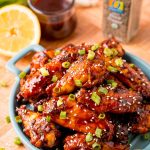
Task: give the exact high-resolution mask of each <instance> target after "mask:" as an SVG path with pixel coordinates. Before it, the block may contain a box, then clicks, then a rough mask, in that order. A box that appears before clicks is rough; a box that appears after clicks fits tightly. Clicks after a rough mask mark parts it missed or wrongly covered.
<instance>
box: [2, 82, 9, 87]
mask: <svg viewBox="0 0 150 150" xmlns="http://www.w3.org/2000/svg"><path fill="white" fill-rule="evenodd" d="M0 86H1V87H7V86H8V84H7V83H6V82H5V81H1V82H0Z"/></svg>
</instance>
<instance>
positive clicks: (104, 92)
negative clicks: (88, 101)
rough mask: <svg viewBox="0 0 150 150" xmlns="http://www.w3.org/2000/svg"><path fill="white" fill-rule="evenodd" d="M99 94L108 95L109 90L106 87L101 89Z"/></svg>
mask: <svg viewBox="0 0 150 150" xmlns="http://www.w3.org/2000/svg"><path fill="white" fill-rule="evenodd" d="M98 92H99V93H102V94H105V95H106V94H107V93H108V90H107V89H106V88H104V87H99V88H98Z"/></svg>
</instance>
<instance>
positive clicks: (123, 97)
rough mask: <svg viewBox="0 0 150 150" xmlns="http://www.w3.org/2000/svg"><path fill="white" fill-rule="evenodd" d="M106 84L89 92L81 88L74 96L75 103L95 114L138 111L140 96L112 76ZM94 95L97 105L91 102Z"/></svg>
mask: <svg viewBox="0 0 150 150" xmlns="http://www.w3.org/2000/svg"><path fill="white" fill-rule="evenodd" d="M106 83H107V84H106ZM106 83H105V84H103V85H100V86H99V87H98V88H97V87H94V88H93V89H89V90H87V89H84V88H81V89H80V90H79V91H78V93H77V94H76V97H77V101H78V102H79V103H81V104H83V105H85V106H86V107H87V108H89V109H91V110H93V111H96V112H97V113H103V112H113V113H129V112H136V111H137V110H138V108H139V106H140V105H141V101H142V97H141V95H140V94H138V93H136V92H134V91H132V90H128V89H127V88H126V87H125V86H124V85H123V84H122V83H121V82H119V81H118V80H117V79H116V78H114V77H113V76H108V77H107V81H106ZM94 93H96V95H97V96H99V98H100V103H99V104H96V103H95V102H94V101H93V100H92V95H93V94H94Z"/></svg>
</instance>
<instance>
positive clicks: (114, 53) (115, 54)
mask: <svg viewBox="0 0 150 150" xmlns="http://www.w3.org/2000/svg"><path fill="white" fill-rule="evenodd" d="M111 50H112V51H113V57H115V56H117V55H118V51H117V50H116V49H115V48H112V49H111Z"/></svg>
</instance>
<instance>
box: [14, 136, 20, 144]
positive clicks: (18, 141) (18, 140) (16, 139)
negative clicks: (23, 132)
mask: <svg viewBox="0 0 150 150" xmlns="http://www.w3.org/2000/svg"><path fill="white" fill-rule="evenodd" d="M14 143H15V144H16V145H21V144H22V142H21V140H20V138H19V137H16V138H15V140H14Z"/></svg>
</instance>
